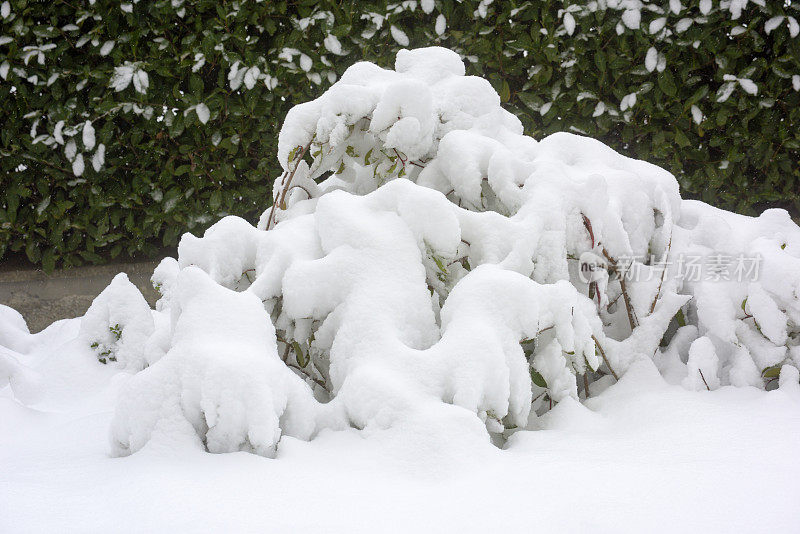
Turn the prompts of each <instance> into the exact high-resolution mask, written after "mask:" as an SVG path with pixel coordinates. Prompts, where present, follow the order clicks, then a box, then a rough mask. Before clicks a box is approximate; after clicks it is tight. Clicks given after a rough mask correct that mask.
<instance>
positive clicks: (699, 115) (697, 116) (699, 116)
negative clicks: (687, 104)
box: [692, 105, 703, 124]
mask: <svg viewBox="0 0 800 534" xmlns="http://www.w3.org/2000/svg"><path fill="white" fill-rule="evenodd" d="M692 120H693V121H694V123H695V124H700V123H701V122H703V112H702V111H700V108H698V107H697V106H696V105H692Z"/></svg>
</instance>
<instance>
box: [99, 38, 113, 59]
mask: <svg viewBox="0 0 800 534" xmlns="http://www.w3.org/2000/svg"><path fill="white" fill-rule="evenodd" d="M114 44H115V43H114V41H106V42H105V43H103V47H102V48H100V55H101V56H107V55H108V54H110V53H111V51H112V50H113V49H114Z"/></svg>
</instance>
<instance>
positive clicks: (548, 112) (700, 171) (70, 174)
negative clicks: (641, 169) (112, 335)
mask: <svg viewBox="0 0 800 534" xmlns="http://www.w3.org/2000/svg"><path fill="white" fill-rule="evenodd" d="M742 4H744V8H743V10H741V9H742ZM761 4H763V5H761ZM740 10H741V12H739V11H740ZM798 18H800V5H798V3H797V2H777V1H776V2H772V1H761V2H758V1H754V0H751V1H750V2H746V1H745V2H741V1H738V0H737V1H733V2H731V1H723V2H719V1H718V0H700V1H694V0H692V1H690V2H685V1H684V2H683V3H682V2H680V1H679V0H671V1H659V2H653V3H646V4H642V3H641V2H639V0H605V1H601V2H585V1H572V0H566V1H558V0H551V1H529V2H514V1H509V2H500V1H498V2H493V3H492V2H489V1H487V0H483V1H481V2H475V1H472V0H465V1H463V2H458V1H454V0H425V1H422V2H419V3H418V2H416V1H407V2H399V3H389V4H387V3H386V2H374V1H352V0H350V1H343V0H338V1H334V0H298V1H285V0H284V1H271V0H268V1H262V2H256V1H245V0H240V1H225V0H197V1H193V2H184V1H182V0H157V1H148V0H142V1H138V2H132V3H125V2H122V3H120V2H117V1H110V0H94V1H92V0H90V1H82V0H75V1H70V2H67V1H59V2H40V1H32V0H7V1H3V2H2V4H0V118H1V120H2V133H1V134H0V154H1V155H2V158H0V191H2V200H1V202H0V258H3V257H8V256H9V255H11V254H13V253H16V252H21V251H24V252H25V254H26V255H27V257H28V258H29V259H30V261H32V262H35V263H39V264H41V265H43V266H44V268H45V269H48V270H49V269H52V268H53V267H54V266H55V265H56V264H57V263H60V264H63V265H66V266H69V265H75V264H78V263H81V262H84V261H91V262H99V261H103V260H105V259H106V258H108V257H115V256H118V255H120V254H122V255H128V256H136V255H148V254H152V253H153V252H154V251H155V250H156V249H157V248H158V247H160V246H161V245H174V244H175V243H176V242H177V239H178V238H179V236H180V234H181V233H182V232H184V231H192V232H201V231H202V230H203V229H204V228H205V227H207V226H208V225H209V224H211V223H212V222H213V221H215V220H216V219H218V218H219V217H221V216H223V215H226V214H237V215H241V216H244V217H247V218H250V219H251V220H252V219H254V218H255V217H256V216H257V215H258V213H260V211H262V210H263V209H264V208H265V207H266V206H267V205H268V204H269V203H270V184H271V182H272V180H273V179H274V178H275V177H276V175H277V173H278V172H279V167H278V166H277V164H276V157H275V151H276V145H277V132H278V131H279V127H280V123H281V121H282V119H283V117H284V116H285V114H286V112H287V111H288V109H289V108H290V107H291V106H292V105H294V104H296V103H299V102H303V101H306V100H309V99H312V98H314V97H315V96H317V95H319V94H321V93H322V91H323V90H324V89H325V88H327V87H328V86H329V85H330V84H331V83H333V82H334V81H335V80H336V77H337V74H340V73H341V72H342V71H343V70H344V69H345V68H346V67H347V66H349V65H351V64H353V63H354V62H356V61H359V60H361V59H366V60H370V61H375V62H377V63H379V64H390V63H391V62H392V61H393V58H394V55H395V52H396V51H397V50H398V49H399V48H402V47H418V46H429V45H442V46H446V47H449V48H452V49H455V50H457V51H458V52H460V53H461V54H462V55H463V56H464V57H465V58H466V60H467V64H468V73H469V74H477V75H480V76H484V77H487V78H488V79H489V80H490V81H491V83H492V84H493V85H494V87H495V88H496V89H497V91H498V92H499V93H500V95H501V98H502V100H503V101H504V102H505V105H506V106H507V108H508V109H510V110H512V111H513V112H515V113H516V114H517V115H518V116H519V117H520V119H521V120H522V121H523V124H524V125H525V127H526V131H527V133H529V134H531V135H533V136H536V137H541V136H544V135H546V134H548V133H551V132H555V131H559V130H571V131H574V132H578V133H584V134H586V135H590V136H593V137H597V138H599V139H601V140H603V141H604V142H606V143H608V144H609V145H611V146H612V147H614V148H616V149H617V150H619V151H621V152H623V153H625V154H627V155H630V156H633V157H636V158H642V159H646V160H649V161H651V162H653V163H656V164H658V165H661V166H664V167H666V168H667V169H670V170H671V171H672V172H673V173H674V174H675V175H676V176H677V178H678V180H679V181H680V183H681V186H682V188H683V191H684V194H687V195H689V196H694V197H696V198H701V199H702V200H704V201H707V202H710V203H712V204H715V205H718V206H720V207H723V208H727V209H735V210H737V211H740V212H745V213H753V212H756V211H758V210H761V209H763V208H764V207H769V206H780V207H785V208H788V209H790V210H791V211H793V212H794V213H795V214H797V213H800V168H799V167H798V161H800V158H799V157H798V155H800V37H798V36H797V34H798V23H797V19H798Z"/></svg>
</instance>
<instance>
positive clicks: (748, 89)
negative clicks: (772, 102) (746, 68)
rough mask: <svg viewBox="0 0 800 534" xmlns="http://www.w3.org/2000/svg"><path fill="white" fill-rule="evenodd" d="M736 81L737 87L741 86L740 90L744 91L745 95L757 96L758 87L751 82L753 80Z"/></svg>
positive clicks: (741, 79)
mask: <svg viewBox="0 0 800 534" xmlns="http://www.w3.org/2000/svg"><path fill="white" fill-rule="evenodd" d="M738 81H739V85H741V86H742V89H744V91H745V93H747V94H750V95H757V94H758V86H757V85H756V84H755V83H754V82H753V80H750V79H748V78H739V79H738Z"/></svg>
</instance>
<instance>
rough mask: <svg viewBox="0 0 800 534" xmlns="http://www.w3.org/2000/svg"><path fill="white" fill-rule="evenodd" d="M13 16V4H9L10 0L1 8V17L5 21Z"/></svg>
mask: <svg viewBox="0 0 800 534" xmlns="http://www.w3.org/2000/svg"><path fill="white" fill-rule="evenodd" d="M10 14H11V4H9V3H8V0H6V1H5V2H3V5H2V6H0V16H2V17H3V18H4V19H7V18H8V16H9V15H10Z"/></svg>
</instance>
